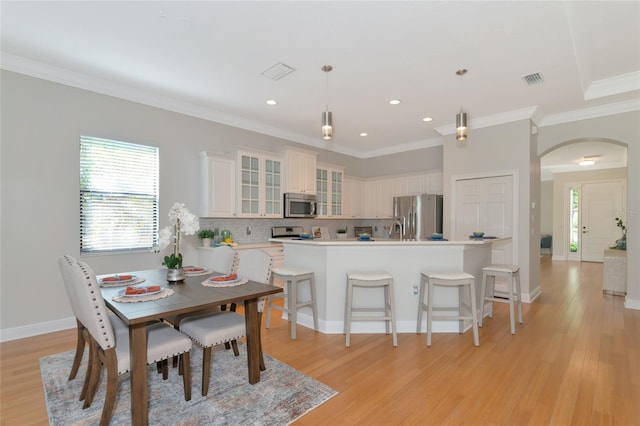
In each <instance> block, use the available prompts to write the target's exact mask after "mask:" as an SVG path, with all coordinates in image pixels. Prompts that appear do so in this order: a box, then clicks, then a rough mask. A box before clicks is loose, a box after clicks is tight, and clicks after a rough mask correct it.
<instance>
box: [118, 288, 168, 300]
mask: <svg viewBox="0 0 640 426" xmlns="http://www.w3.org/2000/svg"><path fill="white" fill-rule="evenodd" d="M173 293H175V291H173V289H171V288H165V289H164V290H162V291H161V292H160V293H156V294H150V295H148V296H136V297H131V296H129V297H127V296H118V295H115V296H113V297H112V298H111V300H113V301H114V302H122V303H136V302H149V301H151V300H158V299H164V298H165V297H169V296H171V295H172V294H173Z"/></svg>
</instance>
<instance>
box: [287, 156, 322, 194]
mask: <svg viewBox="0 0 640 426" xmlns="http://www.w3.org/2000/svg"><path fill="white" fill-rule="evenodd" d="M317 155H318V154H316V153H315V152H311V151H302V150H297V149H287V150H285V151H284V158H285V176H286V177H285V180H284V181H285V186H284V192H295V193H300V194H315V193H316V162H317Z"/></svg>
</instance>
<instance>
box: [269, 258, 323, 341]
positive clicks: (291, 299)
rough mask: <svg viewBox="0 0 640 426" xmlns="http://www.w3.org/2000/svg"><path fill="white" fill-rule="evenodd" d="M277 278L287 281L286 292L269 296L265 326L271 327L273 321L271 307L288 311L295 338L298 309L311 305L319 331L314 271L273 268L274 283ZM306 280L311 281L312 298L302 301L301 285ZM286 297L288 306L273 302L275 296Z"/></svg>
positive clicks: (272, 277)
mask: <svg viewBox="0 0 640 426" xmlns="http://www.w3.org/2000/svg"><path fill="white" fill-rule="evenodd" d="M275 279H281V280H283V281H284V282H285V286H284V293H279V294H276V295H272V296H269V297H268V301H267V318H266V322H265V327H266V328H269V326H270V323H271V308H275V309H278V310H280V311H282V312H286V313H287V318H288V319H289V321H290V322H291V339H295V338H296V324H297V322H298V309H300V308H304V307H305V306H309V307H310V308H311V310H312V312H313V328H314V330H316V331H318V307H317V305H316V283H315V278H314V275H313V271H309V270H307V269H302V268H294V267H283V268H273V269H272V270H271V284H272V285H273V281H274V280H275ZM305 282H309V292H310V298H309V299H308V300H303V301H300V300H299V299H300V298H299V295H300V291H299V290H300V289H299V286H300V285H301V284H302V283H305ZM285 297H286V300H287V302H286V303H287V306H286V307H284V306H279V305H273V304H272V302H273V299H274V298H281V299H283V298H285Z"/></svg>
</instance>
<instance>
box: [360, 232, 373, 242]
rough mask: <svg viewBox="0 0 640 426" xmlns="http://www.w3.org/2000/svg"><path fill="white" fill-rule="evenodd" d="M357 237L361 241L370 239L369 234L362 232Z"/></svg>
mask: <svg viewBox="0 0 640 426" xmlns="http://www.w3.org/2000/svg"><path fill="white" fill-rule="evenodd" d="M358 238H360V239H361V240H362V241H367V240H369V239H371V235H369V234H367V233H362V234H360V237H358Z"/></svg>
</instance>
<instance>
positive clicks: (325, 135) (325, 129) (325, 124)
mask: <svg viewBox="0 0 640 426" xmlns="http://www.w3.org/2000/svg"><path fill="white" fill-rule="evenodd" d="M321 69H322V71H324V72H325V73H326V74H327V104H326V107H325V111H324V112H323V113H322V139H324V140H325V141H330V140H331V138H333V117H332V116H331V112H330V111H329V73H330V72H331V70H332V69H333V67H332V66H331V65H325V66H323V67H322V68H321Z"/></svg>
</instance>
